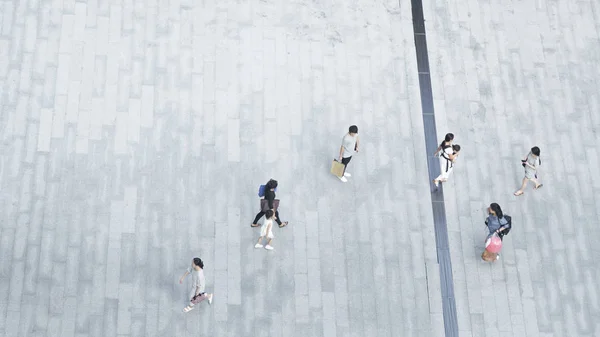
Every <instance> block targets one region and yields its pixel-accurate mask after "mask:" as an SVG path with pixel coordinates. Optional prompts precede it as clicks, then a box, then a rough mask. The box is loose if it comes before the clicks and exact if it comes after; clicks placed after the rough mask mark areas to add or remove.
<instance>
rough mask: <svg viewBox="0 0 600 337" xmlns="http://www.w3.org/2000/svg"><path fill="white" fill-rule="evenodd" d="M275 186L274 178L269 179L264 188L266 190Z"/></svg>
mask: <svg viewBox="0 0 600 337" xmlns="http://www.w3.org/2000/svg"><path fill="white" fill-rule="evenodd" d="M276 187H277V180H275V179H270V180H269V181H268V182H267V183H266V184H265V189H266V190H271V189H273V188H276Z"/></svg>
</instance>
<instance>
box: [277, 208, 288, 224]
mask: <svg viewBox="0 0 600 337" xmlns="http://www.w3.org/2000/svg"><path fill="white" fill-rule="evenodd" d="M275 222H277V224H278V225H279V227H285V226H287V224H288V222H287V221H285V222H282V221H281V219H279V211H275Z"/></svg>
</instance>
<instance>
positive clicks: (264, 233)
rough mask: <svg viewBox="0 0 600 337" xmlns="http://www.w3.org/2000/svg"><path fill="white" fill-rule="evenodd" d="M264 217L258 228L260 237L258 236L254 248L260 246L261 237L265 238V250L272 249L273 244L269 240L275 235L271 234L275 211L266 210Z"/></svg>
mask: <svg viewBox="0 0 600 337" xmlns="http://www.w3.org/2000/svg"><path fill="white" fill-rule="evenodd" d="M265 217H266V219H267V220H265V222H264V223H263V225H262V227H261V228H260V237H259V238H258V242H257V243H256V245H254V248H262V247H263V245H262V240H263V238H267V240H268V241H267V245H266V246H264V247H265V249H266V250H273V246H271V242H272V241H273V238H274V237H275V236H274V235H273V221H275V212H273V211H272V210H268V211H266V212H265Z"/></svg>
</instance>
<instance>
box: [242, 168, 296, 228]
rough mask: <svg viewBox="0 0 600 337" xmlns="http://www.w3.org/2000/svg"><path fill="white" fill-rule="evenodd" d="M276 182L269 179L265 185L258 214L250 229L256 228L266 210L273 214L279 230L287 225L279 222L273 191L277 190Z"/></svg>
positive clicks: (277, 205) (276, 202)
mask: <svg viewBox="0 0 600 337" xmlns="http://www.w3.org/2000/svg"><path fill="white" fill-rule="evenodd" d="M277 185H278V184H277V180H274V179H270V180H269V181H268V182H267V183H266V184H265V196H264V197H263V198H262V199H261V200H260V212H258V214H256V217H254V221H253V222H252V224H251V225H250V227H258V220H260V218H262V217H263V215H265V213H266V212H267V211H268V210H272V211H273V212H275V221H276V222H277V224H278V225H279V228H283V227H285V226H287V225H288V222H287V221H285V222H281V220H279V211H278V208H279V200H278V199H275V189H276V188H277Z"/></svg>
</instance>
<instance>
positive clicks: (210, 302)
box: [208, 294, 213, 304]
mask: <svg viewBox="0 0 600 337" xmlns="http://www.w3.org/2000/svg"><path fill="white" fill-rule="evenodd" d="M212 298H213V294H210V296H209V297H208V304H212Z"/></svg>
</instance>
